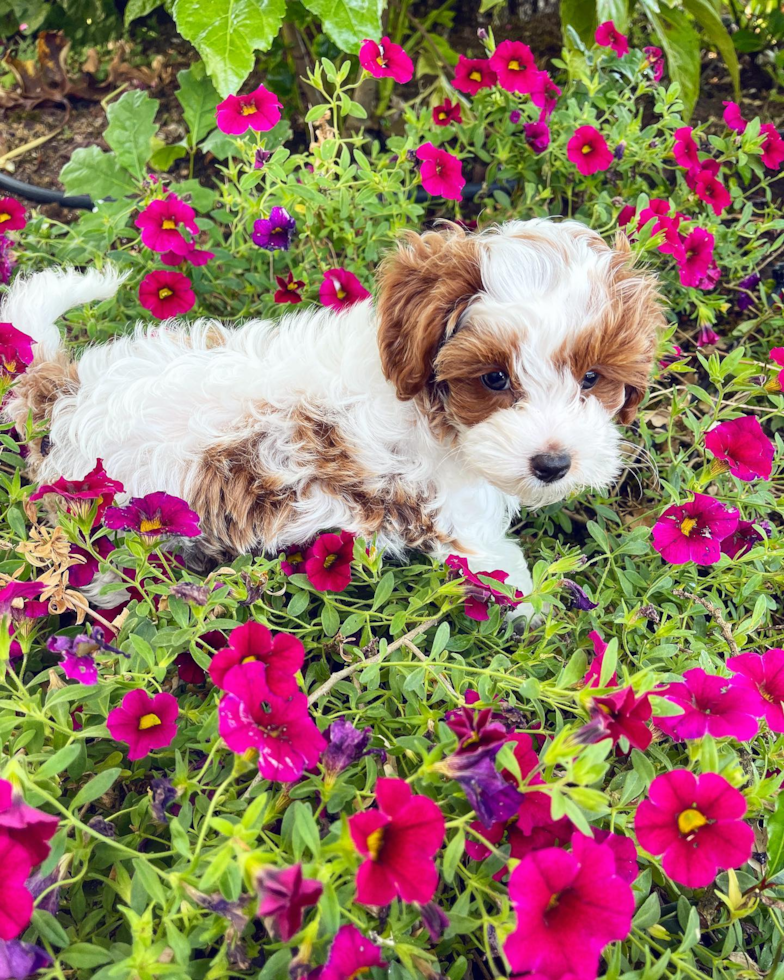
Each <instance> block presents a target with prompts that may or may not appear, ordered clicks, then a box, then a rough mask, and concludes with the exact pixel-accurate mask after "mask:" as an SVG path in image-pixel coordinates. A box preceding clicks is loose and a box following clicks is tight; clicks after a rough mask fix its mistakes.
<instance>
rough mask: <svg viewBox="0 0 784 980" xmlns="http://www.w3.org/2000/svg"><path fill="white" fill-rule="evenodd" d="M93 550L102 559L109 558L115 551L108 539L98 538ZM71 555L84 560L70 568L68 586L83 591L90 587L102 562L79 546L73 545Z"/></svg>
mask: <svg viewBox="0 0 784 980" xmlns="http://www.w3.org/2000/svg"><path fill="white" fill-rule="evenodd" d="M93 548H94V549H95V551H97V552H98V554H99V555H100V556H101V558H108V556H109V555H110V554H111V553H112V552H113V551H114V545H113V544H112V542H111V541H110V540H109V538H107V537H105V536H104V537H102V538H98V540H97V541H95V542H93ZM69 554H70V555H72V556H74V557H77V558H82V559H84V560H83V561H82V562H80V563H79V564H74V565H70V566H69V568H68V584H69V585H72V586H73V587H74V588H75V589H83V588H85V586H87V585H89V584H90V583H91V582H92V581H93V579H94V578H95V576H96V575H97V574H98V570H99V568H100V562H99V560H98V559H97V558H93V556H92V555H91V554H90V552H89V551H87V550H85V549H84V548H80V547H79V546H78V545H75V544H72V545H71V547H70V549H69Z"/></svg>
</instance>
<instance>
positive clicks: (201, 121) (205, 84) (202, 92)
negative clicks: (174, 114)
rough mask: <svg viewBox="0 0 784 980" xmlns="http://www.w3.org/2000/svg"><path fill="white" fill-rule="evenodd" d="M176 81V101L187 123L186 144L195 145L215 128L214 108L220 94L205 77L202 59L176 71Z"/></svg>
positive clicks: (205, 70)
mask: <svg viewBox="0 0 784 980" xmlns="http://www.w3.org/2000/svg"><path fill="white" fill-rule="evenodd" d="M177 81H178V82H179V83H180V88H179V91H178V92H177V101H178V102H179V103H180V105H181V106H182V113H183V116H184V117H185V122H186V123H187V125H188V144H189V146H196V144H197V143H200V142H201V141H202V140H203V139H204V137H205V136H206V135H207V133H209V131H210V130H211V129H214V128H215V108H216V107H217V105H218V102H219V101H220V96H219V95H218V93H217V92H216V91H215V86H214V85H213V84H212V82H211V81H210V79H209V78H208V77H207V69H206V68H205V67H204V62H203V61H197V62H196V64H194V65H191V67H190V68H186V69H185V70H184V71H181V72H178V73H177Z"/></svg>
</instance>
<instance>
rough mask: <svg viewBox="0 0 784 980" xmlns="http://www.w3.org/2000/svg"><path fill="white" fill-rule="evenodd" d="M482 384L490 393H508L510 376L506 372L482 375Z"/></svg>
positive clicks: (492, 372) (491, 372)
mask: <svg viewBox="0 0 784 980" xmlns="http://www.w3.org/2000/svg"><path fill="white" fill-rule="evenodd" d="M482 384H483V385H484V386H485V388H489V389H490V391H506V389H507V388H508V387H509V384H510V382H509V375H508V374H507V373H506V371H490V373H489V374H483V375H482Z"/></svg>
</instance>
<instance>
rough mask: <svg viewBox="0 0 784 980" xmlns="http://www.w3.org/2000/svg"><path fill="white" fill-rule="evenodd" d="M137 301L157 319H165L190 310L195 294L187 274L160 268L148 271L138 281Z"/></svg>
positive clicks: (194, 301)
mask: <svg viewBox="0 0 784 980" xmlns="http://www.w3.org/2000/svg"><path fill="white" fill-rule="evenodd" d="M139 303H140V304H141V305H142V306H143V307H144V309H145V310H149V311H150V313H152V315H153V316H157V317H158V319H159V320H165V319H167V318H168V317H172V316H182V314H183V313H187V312H188V310H192V309H193V307H194V305H195V303H196V294H195V293H194V292H193V289H192V288H191V281H190V279H189V278H188V277H187V276H184V275H183V274H182V273H181V272H170V271H168V270H165V269H161V270H158V271H156V272H148V273H147V275H146V276H145V277H144V279H142V281H141V282H140V283H139Z"/></svg>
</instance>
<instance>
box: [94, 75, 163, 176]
mask: <svg viewBox="0 0 784 980" xmlns="http://www.w3.org/2000/svg"><path fill="white" fill-rule="evenodd" d="M157 111H158V103H157V101H156V100H155V99H151V98H150V96H149V95H148V94H147V93H146V92H142V91H135V92H126V93H125V94H124V95H123V96H122V97H121V98H119V99H118V100H117V101H116V102H112V104H111V105H110V106H109V108H108V109H107V110H106V116H107V118H108V120H109V125H108V126H107V127H106V132H105V133H104V139H105V140H106V142H107V143H108V144H109V146H110V147H111V148H112V149H113V150H114V153H115V156H116V157H117V160H118V162H119V163H121V164H122V166H123V167H125V169H126V170H130V172H131V173H132V174H133V175H134V177H138V178H139V180H141V179H142V178H143V177H144V175H145V172H146V168H147V162H148V161H149V159H150V157H151V156H152V151H153V145H152V138H153V136H155V133H156V132H157V130H158V127H157V126H156V125H155V114H156V113H157Z"/></svg>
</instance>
